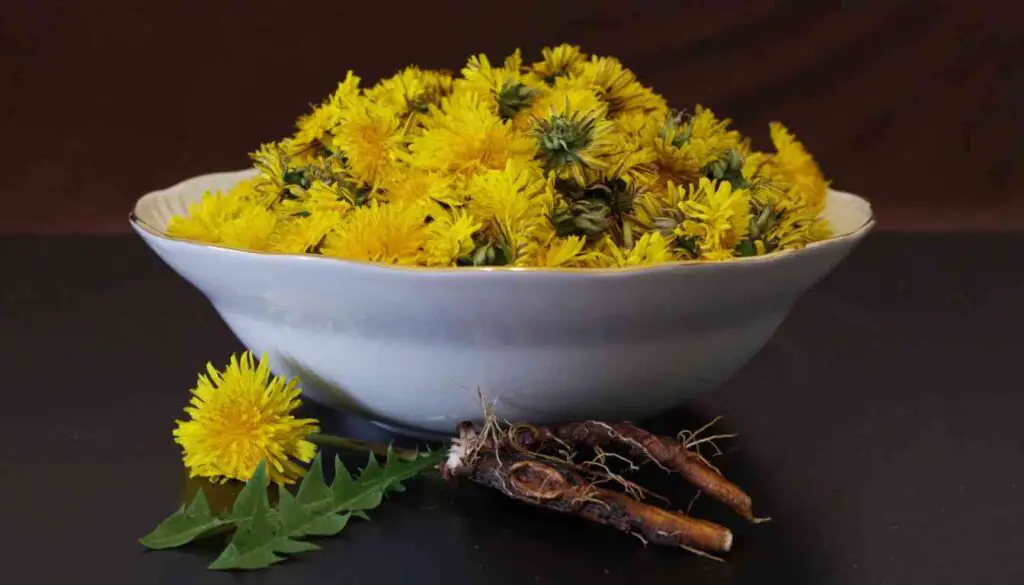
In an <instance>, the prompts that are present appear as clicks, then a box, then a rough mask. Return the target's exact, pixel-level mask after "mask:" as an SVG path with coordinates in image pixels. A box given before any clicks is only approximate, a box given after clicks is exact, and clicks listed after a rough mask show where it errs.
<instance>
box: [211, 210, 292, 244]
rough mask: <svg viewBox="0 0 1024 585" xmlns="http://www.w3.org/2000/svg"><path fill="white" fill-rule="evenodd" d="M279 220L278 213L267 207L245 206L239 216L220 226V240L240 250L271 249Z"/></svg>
mask: <svg viewBox="0 0 1024 585" xmlns="http://www.w3.org/2000/svg"><path fill="white" fill-rule="evenodd" d="M277 220H278V217H277V214H276V213H274V212H273V211H271V210H269V209H267V208H266V207H261V206H247V207H243V208H242V209H241V210H240V211H239V213H238V215H237V216H235V217H234V218H233V219H231V220H230V221H227V222H225V223H223V224H222V225H221V226H220V242H221V243H222V244H224V245H225V246H230V247H232V248H237V249H239V250H256V251H265V250H270V249H271V248H272V243H271V234H272V233H273V232H274V229H275V228H276V227H277Z"/></svg>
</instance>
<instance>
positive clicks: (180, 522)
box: [139, 489, 231, 550]
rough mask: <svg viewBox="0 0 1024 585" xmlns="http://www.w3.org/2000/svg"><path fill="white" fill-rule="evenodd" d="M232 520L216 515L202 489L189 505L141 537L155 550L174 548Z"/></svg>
mask: <svg viewBox="0 0 1024 585" xmlns="http://www.w3.org/2000/svg"><path fill="white" fill-rule="evenodd" d="M230 523H231V522H230V520H226V519H224V518H220V517H218V516H215V515H214V514H213V513H212V512H211V511H210V504H209V503H208V502H207V501H206V493H205V492H204V491H203V490H202V489H200V490H199V492H198V493H196V497H195V499H193V500H192V503H191V504H189V505H188V506H182V507H181V508H180V509H178V511H177V512H175V513H174V514H172V515H170V516H168V517H167V518H166V519H165V520H164V521H163V522H161V523H160V525H159V526H157V527H156V528H154V529H153V531H152V532H150V533H149V534H147V535H146V536H143V537H142V538H140V539H139V542H140V543H142V545H143V546H145V547H146V548H149V549H153V550H161V549H166V548H174V547H176V546H181V545H183V544H187V543H189V542H192V541H193V540H195V539H197V538H202V537H203V536H206V535H208V534H210V533H211V532H213V531H214V530H216V529H218V528H220V527H222V526H224V525H226V524H230Z"/></svg>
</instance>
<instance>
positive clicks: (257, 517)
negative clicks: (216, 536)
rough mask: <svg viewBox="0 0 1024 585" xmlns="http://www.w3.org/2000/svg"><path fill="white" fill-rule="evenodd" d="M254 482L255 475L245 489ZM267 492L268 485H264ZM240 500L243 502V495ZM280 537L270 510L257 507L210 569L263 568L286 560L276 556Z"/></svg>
mask: <svg viewBox="0 0 1024 585" xmlns="http://www.w3.org/2000/svg"><path fill="white" fill-rule="evenodd" d="M254 479H256V474H253V477H252V479H250V480H249V481H248V482H246V487H248V486H249V485H250V484H255V482H254V481H253V480H254ZM259 485H263V484H262V483H261V484H259ZM265 490H266V486H265V485H264V491H265ZM238 497H239V499H241V497H242V496H241V494H239V496H238ZM257 501H258V500H257ZM279 538H280V537H279V536H278V530H277V526H276V522H274V520H273V519H272V518H271V517H270V514H269V510H268V509H266V508H262V509H261V508H259V507H258V506H257V507H256V508H254V513H253V515H252V517H250V518H247V519H246V521H245V523H244V524H239V526H238V529H237V530H235V534H234V535H233V536H232V537H231V542H230V543H228V546H227V548H225V549H224V551H223V552H222V553H220V556H219V557H217V560H215V561H213V563H211V564H210V568H211V569H215V570H225V569H261V568H264V567H269V566H270V565H272V564H274V563H279V562H281V561H283V560H284V557H281V556H278V555H276V554H274V552H275V546H274V545H275V544H277V540H278V539H279ZM268 545H269V546H268Z"/></svg>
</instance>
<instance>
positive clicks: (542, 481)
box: [459, 452, 733, 553]
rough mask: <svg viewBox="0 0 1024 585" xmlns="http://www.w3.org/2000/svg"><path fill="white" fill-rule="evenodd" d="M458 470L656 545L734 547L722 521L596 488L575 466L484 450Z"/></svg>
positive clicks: (522, 498) (523, 498) (522, 497)
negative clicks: (716, 521) (470, 462)
mask: <svg viewBox="0 0 1024 585" xmlns="http://www.w3.org/2000/svg"><path fill="white" fill-rule="evenodd" d="M459 473H460V474H465V475H467V476H468V477H469V478H470V479H471V480H472V481H474V482H476V483H479V484H482V485H486V486H489V487H492V488H495V489H497V490H499V491H501V492H502V493H504V494H505V495H507V496H508V497H510V498H513V499H516V500H519V501H523V502H527V503H530V504H533V505H535V506H540V507H542V508H546V509H549V510H554V511H557V512H561V513H564V514H571V515H575V516H580V517H582V518H585V519H587V520H590V521H592V522H596V523H598V524H603V525H606V526H611V527H614V528H617V529H619V530H621V531H623V532H627V533H630V534H633V535H635V536H637V537H639V538H641V539H642V540H644V541H645V542H650V543H652V544H658V545H663V546H674V547H681V548H686V549H690V550H692V549H696V550H697V551H706V552H711V553H715V552H727V551H728V550H729V549H730V548H731V547H732V540H733V537H732V533H731V532H730V531H729V530H728V529H727V528H725V527H723V526H719V525H718V524H715V523H713V522H708V521H705V520H700V519H697V518H691V517H689V516H686V515H684V514H680V513H678V512H670V511H668V510H663V509H661V508H658V507H656V506H652V505H649V504H646V503H643V502H640V501H637V500H635V499H633V498H632V497H630V496H628V495H627V494H624V493H621V492H615V491H611V490H606V489H602V488H599V487H595V486H593V485H592V484H590V483H588V482H587V480H585V479H584V478H582V477H581V476H580V475H578V474H577V473H575V472H573V471H570V470H567V469H563V468H559V467H556V466H554V465H549V464H548V463H544V462H540V461H537V460H535V459H532V458H531V457H530V456H529V455H524V454H519V453H514V454H508V455H506V456H503V457H501V458H500V459H499V458H498V457H497V456H495V454H494V453H493V452H489V453H484V454H481V456H480V457H479V458H478V459H477V460H476V462H475V463H473V464H472V465H469V466H464V467H461V468H459Z"/></svg>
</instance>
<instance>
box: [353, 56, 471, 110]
mask: <svg viewBox="0 0 1024 585" xmlns="http://www.w3.org/2000/svg"><path fill="white" fill-rule="evenodd" d="M452 82H453V80H452V76H451V75H450V74H448V73H445V72H442V71H431V70H425V69H420V68H419V67H416V66H415V65H413V66H410V67H406V68H405V69H403V70H401V71H399V72H398V73H396V74H395V75H393V76H391V77H389V78H387V79H383V80H381V81H380V82H379V83H377V85H375V86H373V87H372V88H370V89H368V90H366V97H367V98H368V99H369V100H370V101H372V102H374V103H376V104H378V105H379V106H381V107H385V108H390V109H393V110H394V111H396V112H399V113H401V114H406V113H410V112H411V113H420V114H425V113H427V111H428V110H429V107H430V105H431V104H434V105H438V104H440V103H441V99H442V98H444V97H445V96H447V95H448V94H450V93H451V92H452Z"/></svg>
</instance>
